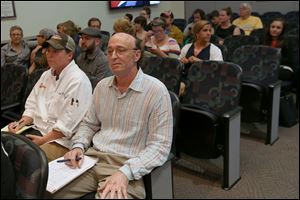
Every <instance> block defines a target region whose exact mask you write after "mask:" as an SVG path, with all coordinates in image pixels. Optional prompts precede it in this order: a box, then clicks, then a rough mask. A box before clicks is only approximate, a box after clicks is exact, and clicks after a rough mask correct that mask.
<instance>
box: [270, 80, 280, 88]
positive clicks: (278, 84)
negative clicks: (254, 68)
mask: <svg viewBox="0 0 300 200" xmlns="http://www.w3.org/2000/svg"><path fill="white" fill-rule="evenodd" d="M281 83H282V81H281V80H277V81H275V82H274V83H271V84H270V85H269V86H268V88H276V87H279V86H281Z"/></svg>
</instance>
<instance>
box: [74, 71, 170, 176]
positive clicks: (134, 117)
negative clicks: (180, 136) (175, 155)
mask: <svg viewBox="0 0 300 200" xmlns="http://www.w3.org/2000/svg"><path fill="white" fill-rule="evenodd" d="M114 80H115V77H114V76H112V77H108V78H105V79H103V80H101V81H100V82H99V83H98V85H97V86H96V88H95V90H94V94H93V102H92V105H91V106H90V108H89V110H88V112H87V114H86V116H85V118H84V120H83V122H82V123H81V124H80V127H79V130H78V132H77V134H76V135H75V136H74V137H73V142H74V145H73V148H75V147H80V148H85V149H86V148H87V147H88V146H89V144H90V142H91V140H92V141H93V144H94V148H95V149H96V150H99V151H102V152H109V153H116V154H119V155H122V156H125V157H128V160H127V161H126V162H125V163H124V165H123V166H122V167H121V168H120V170H121V171H122V172H123V173H124V174H125V175H126V176H127V177H128V179H129V180H133V179H136V180H137V179H140V178H141V177H142V176H144V175H146V174H148V173H150V172H151V170H152V169H153V168H155V167H157V166H160V165H162V164H163V163H164V162H165V161H166V160H167V158H168V155H169V152H170V148H171V143H172V133H173V118H172V106H171V100H170V96H169V92H168V90H167V88H166V87H165V86H164V84H163V83H162V82H160V81H159V80H157V79H156V78H154V77H151V76H149V75H146V74H144V73H143V72H142V70H141V69H140V70H139V71H138V73H137V75H136V77H135V79H134V80H133V82H132V83H131V85H130V86H129V89H128V90H127V91H126V92H125V93H123V94H122V93H121V92H120V91H119V90H118V89H117V87H116V86H115V84H114Z"/></svg>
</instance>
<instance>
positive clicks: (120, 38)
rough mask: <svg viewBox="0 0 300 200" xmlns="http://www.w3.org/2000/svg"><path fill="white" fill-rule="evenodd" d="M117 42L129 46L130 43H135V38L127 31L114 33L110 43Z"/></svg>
mask: <svg viewBox="0 0 300 200" xmlns="http://www.w3.org/2000/svg"><path fill="white" fill-rule="evenodd" d="M112 42H117V43H118V45H122V46H125V47H126V46H128V45H130V44H133V45H134V44H135V38H134V37H133V36H131V35H129V34H126V33H116V34H114V35H113V36H112V37H111V39H110V40H109V43H112Z"/></svg>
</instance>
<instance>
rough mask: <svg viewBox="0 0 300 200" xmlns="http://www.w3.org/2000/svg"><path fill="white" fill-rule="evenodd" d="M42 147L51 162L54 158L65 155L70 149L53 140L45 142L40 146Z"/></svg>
mask: <svg viewBox="0 0 300 200" xmlns="http://www.w3.org/2000/svg"><path fill="white" fill-rule="evenodd" d="M40 148H41V149H42V150H43V151H44V152H45V154H46V156H47V158H48V162H51V161H52V160H55V159H57V158H59V157H62V156H64V155H65V154H66V153H67V152H68V151H70V149H68V148H66V147H64V146H62V145H60V144H57V143H56V142H51V143H47V144H43V145H41V146H40Z"/></svg>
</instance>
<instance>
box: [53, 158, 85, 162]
mask: <svg viewBox="0 0 300 200" xmlns="http://www.w3.org/2000/svg"><path fill="white" fill-rule="evenodd" d="M81 159H82V158H81V157H76V159H75V160H76V161H79V160H81ZM70 161H71V159H63V160H57V161H56V162H58V163H62V162H70Z"/></svg>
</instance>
